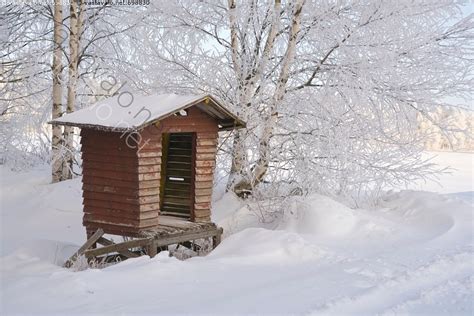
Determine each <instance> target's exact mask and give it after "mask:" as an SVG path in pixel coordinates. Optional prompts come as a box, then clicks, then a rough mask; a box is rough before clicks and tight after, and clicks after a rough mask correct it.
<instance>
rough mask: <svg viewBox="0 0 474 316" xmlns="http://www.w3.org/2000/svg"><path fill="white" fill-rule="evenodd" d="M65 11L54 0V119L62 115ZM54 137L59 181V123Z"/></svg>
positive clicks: (54, 161) (55, 177)
mask: <svg viewBox="0 0 474 316" xmlns="http://www.w3.org/2000/svg"><path fill="white" fill-rule="evenodd" d="M62 16H63V11H62V6H61V1H60V0H55V1H54V29H53V42H54V52H53V65H52V72H53V111H52V116H53V119H55V118H58V117H60V116H61V115H62V93H61V88H62V86H61V81H62V79H61V70H62V60H61V59H62V58H61V54H62V52H61V44H62V37H61V32H62V19H63V17H62ZM52 128H53V138H52V171H51V172H52V180H53V182H59V181H62V180H63V174H62V155H61V147H62V142H63V139H62V128H61V126H59V125H53V127H52Z"/></svg>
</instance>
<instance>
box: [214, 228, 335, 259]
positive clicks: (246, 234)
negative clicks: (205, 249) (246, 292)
mask: <svg viewBox="0 0 474 316" xmlns="http://www.w3.org/2000/svg"><path fill="white" fill-rule="evenodd" d="M325 253H326V251H324V250H322V249H321V248H319V247H316V246H315V245H313V244H310V243H309V242H308V241H306V240H305V239H304V238H303V237H301V236H300V235H298V234H296V233H291V232H285V231H278V230H276V231H274V230H268V229H264V228H248V229H245V230H243V231H241V232H239V233H236V234H234V235H231V236H229V237H228V238H226V239H225V240H224V241H223V242H222V244H221V245H219V247H217V248H216V249H215V250H214V251H213V252H212V253H211V254H210V255H209V256H208V258H224V259H230V260H235V258H239V262H241V263H248V264H255V263H261V264H281V263H287V262H304V261H308V260H317V259H318V258H321V257H322V256H324V255H325Z"/></svg>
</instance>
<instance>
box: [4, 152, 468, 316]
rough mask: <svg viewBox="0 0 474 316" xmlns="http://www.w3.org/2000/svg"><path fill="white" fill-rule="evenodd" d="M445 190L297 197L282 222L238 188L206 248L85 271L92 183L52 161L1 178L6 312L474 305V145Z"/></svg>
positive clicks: (444, 157)
mask: <svg viewBox="0 0 474 316" xmlns="http://www.w3.org/2000/svg"><path fill="white" fill-rule="evenodd" d="M436 159H437V161H438V162H440V163H442V164H444V165H446V163H448V162H449V164H453V167H455V168H458V170H457V171H454V173H453V174H452V175H450V176H448V175H446V176H443V177H442V178H441V183H442V184H444V187H439V186H433V184H413V188H414V189H425V190H431V191H436V192H438V193H433V192H420V191H402V192H389V193H387V194H386V196H385V197H384V200H383V202H382V203H381V205H380V206H379V207H377V208H376V209H367V210H364V209H355V210H354V209H350V208H347V207H346V206H344V205H342V204H340V203H338V202H335V201H333V200H331V199H329V198H327V197H324V196H319V195H313V196H311V197H309V198H306V199H304V200H303V199H299V200H298V199H295V201H294V204H293V207H292V208H291V209H290V210H288V214H286V216H285V221H284V222H281V223H279V224H278V226H277V229H276V230H268V229H265V228H262V226H263V225H262V224H260V223H259V222H258V219H257V217H256V216H255V215H254V214H253V213H251V212H249V211H248V210H247V209H246V208H242V207H240V203H239V201H238V200H237V199H236V198H235V197H233V196H231V195H225V196H224V197H223V198H222V199H220V200H219V201H216V202H215V203H214V213H215V220H216V221H217V222H219V223H220V224H221V225H222V226H223V227H224V229H225V230H226V232H227V234H226V235H227V237H226V238H225V239H224V241H223V242H222V244H221V245H220V246H219V247H218V248H217V249H216V250H215V251H214V252H212V253H211V254H210V255H208V256H207V257H198V258H192V259H189V260H186V261H179V260H177V259H175V258H170V257H168V256H167V254H166V253H161V254H159V255H158V256H157V257H155V258H154V259H151V260H150V259H149V258H148V257H140V258H137V259H131V260H128V261H125V262H123V263H120V264H118V265H115V266H112V267H109V268H105V269H101V270H98V269H89V270H85V271H81V272H72V271H70V270H66V269H63V268H61V267H60V266H58V265H60V264H61V263H62V262H63V261H64V259H65V258H66V257H67V255H69V254H70V253H72V252H73V251H74V250H75V249H77V247H78V246H79V245H80V244H81V243H83V241H84V231H83V228H82V226H81V216H82V214H81V190H80V179H75V180H72V181H67V182H64V183H60V184H48V182H49V176H48V170H47V169H39V170H35V171H30V172H28V173H14V172H11V171H8V170H7V169H6V168H3V167H2V169H0V173H1V229H2V230H1V252H0V255H1V258H0V262H1V267H0V271H1V272H0V274H1V296H0V298H1V301H0V304H1V310H0V311H1V314H28V315H29V314H35V313H43V314H60V315H71V314H92V313H96V314H114V315H116V314H119V315H122V314H137V313H138V314H140V313H141V314H150V315H154V314H164V315H170V314H217V315H222V314H293V315H294V314H304V315H313V314H317V315H320V314H327V315H344V314H360V315H372V314H384V315H394V314H425V315H435V314H455V315H458V314H459V315H472V314H473V313H474V306H473V301H474V290H473V286H474V251H473V248H474V241H473V228H474V224H473V214H474V213H473V212H474V211H473V204H472V203H473V202H472V201H473V199H472V198H473V194H474V192H472V191H474V189H473V187H472V159H473V155H472V154H449V153H441V154H439V157H438V158H436Z"/></svg>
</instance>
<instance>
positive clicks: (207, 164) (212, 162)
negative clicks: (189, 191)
mask: <svg viewBox="0 0 474 316" xmlns="http://www.w3.org/2000/svg"><path fill="white" fill-rule="evenodd" d="M215 166H216V161H215V160H214V159H213V160H199V161H196V168H202V167H212V168H213V167H215Z"/></svg>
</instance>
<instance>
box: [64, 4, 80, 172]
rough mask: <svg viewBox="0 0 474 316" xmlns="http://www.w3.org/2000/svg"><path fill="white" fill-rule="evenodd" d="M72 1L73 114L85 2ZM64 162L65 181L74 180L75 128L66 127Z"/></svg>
mask: <svg viewBox="0 0 474 316" xmlns="http://www.w3.org/2000/svg"><path fill="white" fill-rule="evenodd" d="M79 2H80V5H79V6H78V1H77V0H73V1H71V5H70V7H69V8H70V27H69V29H70V33H69V54H70V56H69V82H68V86H67V106H66V112H67V113H71V112H74V110H75V103H76V89H77V76H78V72H77V67H78V57H79V36H80V33H81V29H82V12H83V5H84V3H83V0H79ZM63 135H64V150H65V152H64V156H65V157H64V160H63V170H62V171H63V179H64V180H65V179H72V174H73V172H72V170H73V164H74V127H71V126H65V127H64V134H63Z"/></svg>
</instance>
